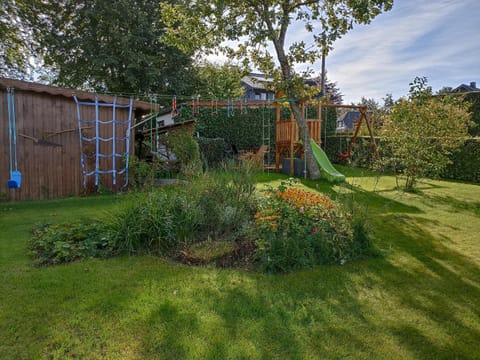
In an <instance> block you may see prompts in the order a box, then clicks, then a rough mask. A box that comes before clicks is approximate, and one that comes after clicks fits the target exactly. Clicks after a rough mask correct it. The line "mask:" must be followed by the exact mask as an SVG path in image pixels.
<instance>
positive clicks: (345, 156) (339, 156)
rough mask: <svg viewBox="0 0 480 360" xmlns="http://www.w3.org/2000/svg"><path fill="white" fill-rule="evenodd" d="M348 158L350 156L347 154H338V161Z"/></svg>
mask: <svg viewBox="0 0 480 360" xmlns="http://www.w3.org/2000/svg"><path fill="white" fill-rule="evenodd" d="M349 157H350V155H349V154H348V153H341V154H338V158H339V159H348V158H349Z"/></svg>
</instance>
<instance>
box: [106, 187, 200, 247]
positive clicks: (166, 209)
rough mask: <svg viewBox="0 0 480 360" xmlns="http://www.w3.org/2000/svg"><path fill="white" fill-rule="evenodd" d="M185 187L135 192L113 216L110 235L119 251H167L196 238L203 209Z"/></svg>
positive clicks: (111, 217)
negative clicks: (200, 208) (196, 230)
mask: <svg viewBox="0 0 480 360" xmlns="http://www.w3.org/2000/svg"><path fill="white" fill-rule="evenodd" d="M195 205H196V204H195V203H192V202H190V199H189V198H188V197H187V193H186V192H185V191H163V190H162V189H156V190H151V191H148V192H135V193H132V194H130V195H129V197H128V199H126V200H125V201H124V202H123V203H122V205H121V206H120V207H119V208H118V209H116V210H115V211H113V212H112V213H111V216H110V225H111V227H110V229H111V238H112V240H113V242H114V244H115V247H116V249H117V250H118V251H120V252H127V253H129V254H135V253H138V252H149V253H155V254H159V255H167V254H169V253H171V252H172V251H174V250H175V249H176V248H177V247H178V245H179V244H180V243H182V242H190V241H192V240H193V237H194V232H195V229H196V228H197V226H198V225H199V220H200V217H201V216H200V212H199V209H198V208H196V206H195Z"/></svg>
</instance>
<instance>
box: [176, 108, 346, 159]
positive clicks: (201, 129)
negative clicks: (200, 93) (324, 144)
mask: <svg viewBox="0 0 480 360" xmlns="http://www.w3.org/2000/svg"><path fill="white" fill-rule="evenodd" d="M326 113H327V131H326V135H327V136H328V135H331V134H333V133H334V132H335V128H336V125H337V115H336V111H335V109H327V110H326ZM307 114H308V117H309V118H316V116H317V107H316V106H311V107H309V109H308V112H307ZM281 117H282V119H288V118H290V109H289V108H288V107H282V115H281ZM192 118H194V119H195V120H196V124H195V131H196V132H197V133H198V134H199V135H200V137H203V138H210V139H216V138H217V139H218V138H221V139H224V140H225V143H226V144H227V145H228V146H233V145H234V146H235V147H236V148H237V149H238V150H251V149H255V148H258V147H260V146H261V145H263V144H266V143H267V141H266V139H263V136H264V135H265V137H266V138H270V149H271V151H272V152H273V154H274V153H275V123H276V108H275V104H270V105H266V106H264V107H244V109H243V111H242V112H241V111H240V108H239V107H238V106H236V107H235V108H234V109H233V111H227V109H226V108H220V107H219V108H218V109H215V108H212V107H201V108H200V111H199V114H195V115H194V114H192V109H191V108H190V107H183V108H182V110H181V111H180V116H178V117H177V118H176V122H181V121H185V120H190V119H192ZM324 136H325V131H322V138H324ZM200 146H201V145H200ZM273 157H274V156H273Z"/></svg>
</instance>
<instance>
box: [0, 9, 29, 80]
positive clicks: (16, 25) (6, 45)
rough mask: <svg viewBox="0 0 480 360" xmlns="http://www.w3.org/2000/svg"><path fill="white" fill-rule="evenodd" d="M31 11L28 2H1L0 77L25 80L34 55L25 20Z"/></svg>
mask: <svg viewBox="0 0 480 360" xmlns="http://www.w3.org/2000/svg"><path fill="white" fill-rule="evenodd" d="M28 11H29V6H28V4H27V1H22V0H17V1H12V0H5V1H1V2H0V76H10V77H15V78H23V77H25V75H26V72H27V70H28V68H29V61H28V58H29V55H31V54H32V47H31V46H29V45H30V44H32V37H31V35H32V34H31V31H30V27H29V26H28V24H26V23H25V22H24V21H23V20H24V16H23V15H24V14H25V13H26V12H28Z"/></svg>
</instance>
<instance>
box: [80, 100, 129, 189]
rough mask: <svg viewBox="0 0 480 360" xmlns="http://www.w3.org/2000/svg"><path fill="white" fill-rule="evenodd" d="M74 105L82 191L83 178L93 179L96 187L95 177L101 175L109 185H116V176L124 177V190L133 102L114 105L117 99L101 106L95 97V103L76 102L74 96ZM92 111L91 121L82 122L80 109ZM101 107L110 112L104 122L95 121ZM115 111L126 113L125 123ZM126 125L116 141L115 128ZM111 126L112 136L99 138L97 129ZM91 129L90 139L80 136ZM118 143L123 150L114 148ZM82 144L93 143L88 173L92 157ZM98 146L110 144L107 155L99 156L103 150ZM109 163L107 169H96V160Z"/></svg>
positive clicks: (97, 162)
mask: <svg viewBox="0 0 480 360" xmlns="http://www.w3.org/2000/svg"><path fill="white" fill-rule="evenodd" d="M73 99H74V100H75V103H76V104H77V116H78V132H79V135H80V153H81V163H82V174H83V187H84V188H86V187H87V178H88V177H90V176H94V177H95V186H96V187H98V185H99V177H100V175H104V174H111V175H112V183H113V185H117V175H122V174H125V182H124V185H123V186H124V187H125V186H127V185H128V161H129V157H130V130H131V123H132V109H133V98H130V102H129V103H128V104H126V105H122V104H118V103H117V97H116V96H115V97H114V99H113V103H103V102H99V101H98V96H96V97H95V101H94V102H91V101H79V100H78V98H77V97H76V96H73ZM82 106H84V107H94V108H95V117H94V118H93V119H84V118H82V117H81V114H82V112H81V107H82ZM101 107H111V108H112V118H111V119H109V120H106V121H102V120H100V119H99V113H100V108H101ZM118 109H128V119H127V120H125V121H119V120H117V110H118ZM118 125H121V126H122V125H123V126H125V125H126V131H125V136H122V137H118V136H116V133H117V126H118ZM101 126H102V127H105V126H111V128H112V136H111V137H102V136H100V127H101ZM87 128H88V129H91V128H94V129H95V134H94V136H91V137H88V136H85V135H84V131H85V129H87ZM119 142H123V143H124V146H118V145H119ZM85 143H94V144H95V153H94V154H93V156H94V158H95V168H94V169H93V170H91V171H87V166H86V164H87V158H88V157H91V156H92V155H90V154H87V153H86V152H85V150H84V149H85V146H84V144H85ZM102 143H110V149H111V152H110V153H102V152H101V151H100V149H101V148H102V149H105V146H101V144H102ZM120 148H123V149H125V150H124V151H123V152H119V149H120ZM102 158H103V159H111V161H109V162H107V163H108V164H111V167H110V168H107V169H105V168H100V159H102ZM122 158H123V159H125V162H124V164H125V166H124V167H123V168H119V167H120V166H121V165H120V164H121V161H119V159H122Z"/></svg>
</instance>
